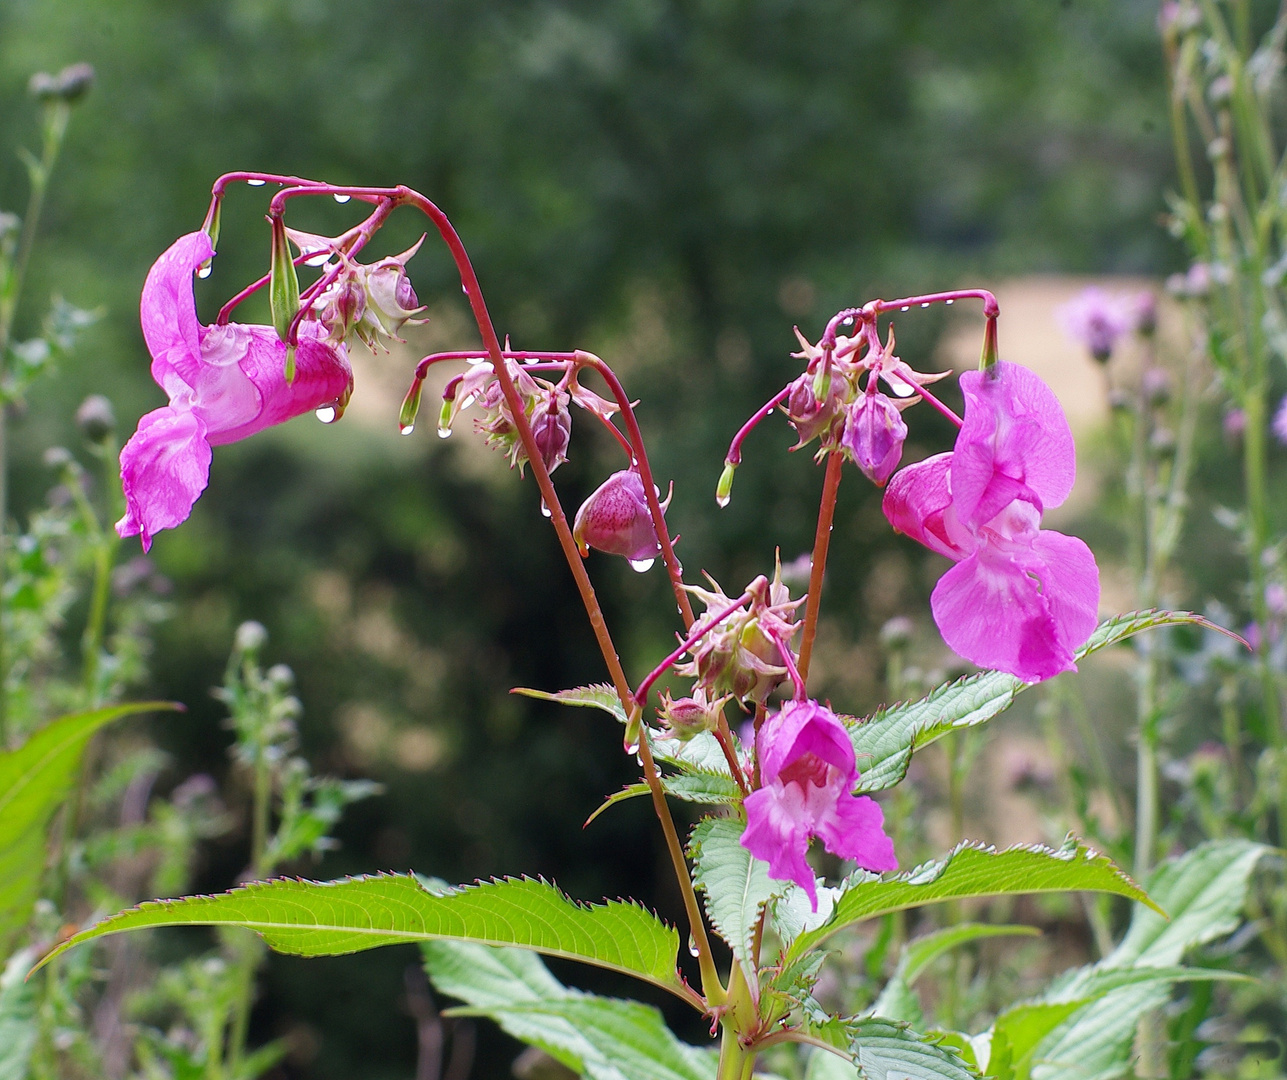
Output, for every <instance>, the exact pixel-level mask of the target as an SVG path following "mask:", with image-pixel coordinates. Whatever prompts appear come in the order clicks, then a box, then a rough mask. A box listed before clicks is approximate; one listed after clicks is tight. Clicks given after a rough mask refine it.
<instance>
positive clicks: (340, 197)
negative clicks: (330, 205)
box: [331, 191, 353, 203]
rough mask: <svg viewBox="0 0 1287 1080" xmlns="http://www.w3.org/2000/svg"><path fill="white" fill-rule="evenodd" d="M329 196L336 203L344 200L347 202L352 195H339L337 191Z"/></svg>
mask: <svg viewBox="0 0 1287 1080" xmlns="http://www.w3.org/2000/svg"><path fill="white" fill-rule="evenodd" d="M331 198H333V199H334V200H335V201H336V202H337V203H346V202H348V201H349V200H350V199H351V198H353V196H352V195H341V194H340V193H339V192H338V191H337V192H336V193H335V194H334V195H332V196H331Z"/></svg>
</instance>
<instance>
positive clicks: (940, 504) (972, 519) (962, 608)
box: [884, 363, 1099, 682]
mask: <svg viewBox="0 0 1287 1080" xmlns="http://www.w3.org/2000/svg"><path fill="white" fill-rule="evenodd" d="M961 389H962V391H963V392H964V394H965V424H964V426H963V427H962V428H961V431H960V433H959V434H958V435H957V438H956V449H955V450H954V451H953V452H952V453H950V454H938V455H937V456H935V457H932V458H928V459H927V460H925V461H922V462H919V463H917V464H916V465H911V466H909V467H908V468H906V469H904V470H903V471H902V472H900V473H898V474H897V475H896V476H895V477H894V479H893V480H892V481H891V482H890V485H889V487H888V488H887V489H886V491H885V500H884V511H885V516H886V517H887V518H888V519H889V522H890V524H891V525H893V526H894V528H895V529H897V530H898V531H899V532H903V533H906V534H907V535H908V536H910V537H911V538H912V539H913V540H917V541H919V542H920V543H922V544H924V545H925V546H926V547H927V548H929V549H930V550H931V551H936V552H938V553H939V554H940V555H946V556H947V557H948V558H949V559H952V560H954V561H955V562H956V566H954V567H952V569H950V570H949V571H948V572H947V573H946V574H944V575H943V576H942V577H941V578H940V579H939V582H938V584H937V585H936V586H935V587H934V593H933V595H932V596H931V598H930V605H931V608H932V610H933V612H934V621H935V622H936V623H937V624H938V628H939V630H940V631H941V632H942V634H943V640H944V641H946V642H947V644H948V645H950V646H951V647H952V648H953V649H954V650H956V652H958V653H959V654H960V655H961V656H963V657H965V658H966V659H968V660H971V661H973V662H974V663H976V664H978V665H980V666H981V667H990V668H997V669H999V670H1001V671H1008V672H1010V674H1012V675H1016V676H1018V677H1019V678H1021V679H1024V680H1025V681H1028V682H1033V681H1037V680H1040V679H1048V678H1050V677H1051V676H1052V675H1057V674H1058V673H1059V672H1061V671H1075V670H1076V664H1075V663H1074V662H1073V652H1074V651H1075V650H1076V649H1077V647H1078V646H1080V645H1081V644H1082V643H1083V642H1084V641H1085V640H1086V639H1087V638H1088V637H1089V636H1090V633H1091V631H1092V630H1094V629H1095V623H1096V612H1097V609H1098V605H1099V569H1098V567H1096V565H1095V557H1094V556H1093V555H1092V554H1091V553H1090V549H1089V548H1088V547H1087V546H1086V545H1085V544H1084V543H1082V542H1081V541H1080V540H1078V539H1077V538H1076V537H1073V536H1064V535H1063V534H1062V533H1057V532H1052V531H1050V530H1048V529H1042V528H1040V524H1041V513H1042V511H1043V510H1044V509H1045V508H1046V507H1054V506H1058V505H1059V504H1060V503H1062V502H1063V501H1064V499H1066V498H1067V497H1068V493H1069V492H1070V491H1071V490H1072V486H1073V479H1074V477H1075V475H1076V459H1075V454H1074V449H1073V438H1072V432H1071V431H1070V430H1069V429H1068V421H1067V419H1066V418H1065V417H1064V414H1063V410H1062V409H1061V408H1060V407H1059V402H1058V401H1057V400H1056V399H1055V395H1054V394H1053V393H1052V392H1051V390H1050V388H1049V387H1048V386H1047V385H1046V384H1045V383H1044V382H1042V381H1041V380H1040V379H1039V378H1038V377H1037V376H1036V375H1034V374H1033V373H1032V372H1031V371H1029V370H1027V368H1023V367H1019V366H1018V365H1016V364H1007V363H998V364H997V365H996V367H995V368H992V369H991V370H990V371H967V372H966V373H965V374H963V375H962V376H961Z"/></svg>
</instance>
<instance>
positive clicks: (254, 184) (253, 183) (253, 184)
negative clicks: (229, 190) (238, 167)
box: [246, 180, 268, 187]
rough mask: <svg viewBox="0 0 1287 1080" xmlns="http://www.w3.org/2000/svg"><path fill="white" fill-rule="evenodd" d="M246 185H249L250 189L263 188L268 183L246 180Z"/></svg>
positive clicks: (265, 181)
mask: <svg viewBox="0 0 1287 1080" xmlns="http://www.w3.org/2000/svg"><path fill="white" fill-rule="evenodd" d="M246 183H247V184H249V185H250V186H251V187H263V186H264V185H265V184H266V183H268V181H267V180H247V181H246Z"/></svg>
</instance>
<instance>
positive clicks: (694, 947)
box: [688, 934, 701, 956]
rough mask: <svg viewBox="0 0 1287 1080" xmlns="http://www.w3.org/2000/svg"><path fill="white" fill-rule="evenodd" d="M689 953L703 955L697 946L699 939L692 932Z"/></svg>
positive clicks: (689, 939)
mask: <svg viewBox="0 0 1287 1080" xmlns="http://www.w3.org/2000/svg"><path fill="white" fill-rule="evenodd" d="M688 954H689V955H690V956H701V952H700V950H699V949H698V948H697V939H696V938H694V937H693V935H692V934H689V935H688Z"/></svg>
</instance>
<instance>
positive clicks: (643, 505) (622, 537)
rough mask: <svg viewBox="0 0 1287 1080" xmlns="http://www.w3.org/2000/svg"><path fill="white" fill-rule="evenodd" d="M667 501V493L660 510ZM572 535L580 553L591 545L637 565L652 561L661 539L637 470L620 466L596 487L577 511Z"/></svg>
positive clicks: (668, 498) (586, 550)
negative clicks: (617, 470) (620, 467)
mask: <svg viewBox="0 0 1287 1080" xmlns="http://www.w3.org/2000/svg"><path fill="white" fill-rule="evenodd" d="M669 503H670V497H669V496H667V497H666V500H665V501H664V502H663V503H662V504H661V508H662V510H665V509H666V507H667V505H668V504H669ZM572 536H573V538H574V539H575V540H576V543H577V547H579V548H580V549H581V554H582V555H585V554H586V553H587V552H588V551H589V549H590V548H594V549H596V550H597V551H603V552H606V553H607V554H609V555H622V556H624V557H625V558H627V559H629V560H630V561H631V562H632V563H638V564H640V568H644V567H643V565H642V564H644V563H648V564H649V565H651V564H652V561H653V560H654V559H655V558H656V557H657V556H658V555H659V554H660V553H661V543H660V542H659V541H658V539H657V530H656V529H655V528H654V527H653V523H652V515H651V514H650V513H649V512H648V500H647V499H646V498H645V497H644V488H643V481H642V480H641V479H640V478H639V474H638V473H637V472H635V471H634V470H633V469H622V470H621V471H620V472H615V473H613V474H612V475H611V476H609V477H608V479H606V480H605V481H604V482H603V483H602V484H600V485H599V486H598V487H597V488H595V489H594V491H593V492H591V493H590V497H589V498H588V499H586V500H585V502H583V503H582V504H581V509H580V510H578V511H577V512H576V521H575V522H574V523H573V525H572Z"/></svg>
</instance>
